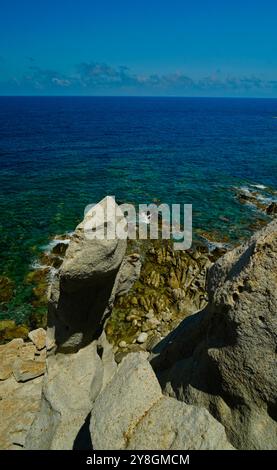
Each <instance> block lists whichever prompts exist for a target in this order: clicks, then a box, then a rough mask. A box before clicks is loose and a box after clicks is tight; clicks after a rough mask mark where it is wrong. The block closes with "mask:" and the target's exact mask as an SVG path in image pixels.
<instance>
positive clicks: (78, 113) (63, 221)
mask: <svg viewBox="0 0 277 470" xmlns="http://www.w3.org/2000/svg"><path fill="white" fill-rule="evenodd" d="M276 190H277V100H275V99H239V98H236V99H231V98H228V99H227V98H222V99H220V98H175V97H171V98H160V97H153V98H152V97H0V276H5V277H8V278H10V279H11V280H12V282H14V285H15V290H14V296H13V300H12V302H11V303H10V304H9V305H6V304H5V303H2V304H1V305H0V318H6V317H7V316H8V317H15V318H19V317H20V318H21V317H24V315H27V314H28V313H29V310H28V308H25V307H26V305H27V304H28V296H29V295H30V288H29V287H27V286H26V283H25V279H26V275H27V273H28V272H30V270H32V269H33V268H34V266H35V265H36V263H37V260H38V259H39V256H40V253H41V252H42V251H43V250H44V249H45V247H46V246H47V245H48V244H49V243H51V240H52V239H53V237H54V236H56V235H60V234H64V233H67V232H71V231H72V230H74V227H75V226H76V224H77V223H78V222H79V221H80V220H81V219H82V218H83V213H84V208H85V207H86V206H87V205H88V204H91V203H95V202H98V201H100V200H101V199H102V198H103V197H105V196H106V195H112V196H115V198H116V200H117V201H118V202H120V203H122V202H126V203H133V204H140V203H144V204H146V203H151V202H153V201H154V202H157V201H159V202H162V203H167V204H173V203H174V204H192V207H193V233H194V236H196V237H197V236H200V237H202V238H204V239H205V237H206V238H207V240H216V241H217V242H218V243H220V242H221V241H224V242H226V241H227V242H230V243H238V242H239V241H240V240H242V239H244V238H245V237H247V236H249V234H251V231H252V230H253V228H252V227H253V224H255V221H256V220H257V219H259V218H264V217H265V216H264V213H262V211H261V210H260V209H259V208H258V207H257V206H256V205H253V204H251V203H249V204H248V203H246V204H241V202H240V201H239V200H238V197H237V194H238V192H239V191H244V192H245V193H247V192H248V193H249V192H250V193H251V194H252V193H254V194H255V197H257V198H258V199H259V200H260V201H263V202H265V203H268V204H270V202H272V201H277V192H276ZM24 305H25V307H24ZM21 319H22V318H21Z"/></svg>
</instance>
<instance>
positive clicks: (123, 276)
mask: <svg viewBox="0 0 277 470" xmlns="http://www.w3.org/2000/svg"><path fill="white" fill-rule="evenodd" d="M140 270H141V261H140V259H139V255H136V254H133V255H129V256H126V257H125V258H124V260H123V262H122V265H121V267H120V271H119V280H118V286H117V291H116V295H123V294H126V293H127V292H128V291H129V290H130V289H131V287H132V286H133V285H134V283H135V282H136V281H137V280H138V279H139V276H140Z"/></svg>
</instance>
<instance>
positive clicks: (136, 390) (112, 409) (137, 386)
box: [90, 353, 162, 450]
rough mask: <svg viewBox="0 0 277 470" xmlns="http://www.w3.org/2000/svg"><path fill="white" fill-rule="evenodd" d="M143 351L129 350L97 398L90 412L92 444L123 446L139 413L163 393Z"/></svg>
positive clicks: (121, 447)
mask: <svg viewBox="0 0 277 470" xmlns="http://www.w3.org/2000/svg"><path fill="white" fill-rule="evenodd" d="M146 358H147V354H145V353H130V354H128V355H127V356H126V357H124V358H123V360H122V362H121V363H120V365H119V366H118V370H117V374H115V375H114V377H113V379H112V381H111V382H110V383H109V384H108V385H107V386H106V388H105V389H104V390H103V391H102V393H101V394H100V395H99V396H98V398H97V399H96V401H95V403H94V406H93V408H92V412H91V421H90V432H91V439H92V444H93V448H94V449H95V450H98V449H102V450H108V449H113V450H116V449H124V448H126V446H127V443H128V439H129V436H130V435H131V434H132V432H133V429H134V427H135V426H136V425H137V423H138V422H139V420H140V419H141V417H142V416H143V415H144V414H145V413H146V412H147V411H148V410H149V409H150V408H151V407H152V406H153V404H154V403H156V402H157V401H158V400H159V399H161V397H162V393H161V388H160V386H159V383H158V381H157V379H156V377H155V374H154V372H153V370H152V367H151V366H150V364H149V363H148V361H147V360H146Z"/></svg>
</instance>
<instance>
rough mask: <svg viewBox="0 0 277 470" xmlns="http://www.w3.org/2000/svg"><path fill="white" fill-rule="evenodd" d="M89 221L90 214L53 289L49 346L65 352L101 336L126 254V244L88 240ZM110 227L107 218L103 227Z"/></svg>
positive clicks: (89, 213) (77, 231) (104, 204)
mask: <svg viewBox="0 0 277 470" xmlns="http://www.w3.org/2000/svg"><path fill="white" fill-rule="evenodd" d="M107 201H108V198H105V199H103V200H102V201H101V202H100V203H99V205H100V206H101V207H102V208H103V210H104V211H105V214H106V210H107ZM106 215H107V214H106ZM107 217H108V216H107ZM90 219H91V212H90V211H89V212H88V213H87V214H86V216H85V218H84V220H83V221H82V223H81V224H79V225H78V226H77V228H76V230H75V233H74V234H73V236H72V238H71V241H70V243H69V247H68V249H67V252H66V255H65V258H64V262H63V264H62V266H61V269H60V275H59V278H58V279H56V281H55V282H53V285H52V289H51V296H50V302H49V312H48V326H49V329H50V330H52V331H49V333H48V334H47V336H48V340H47V343H50V344H51V339H52V342H53V338H54V339H55V342H56V344H57V347H58V350H59V351H63V352H70V353H71V352H74V351H77V350H78V349H79V348H80V347H83V346H86V345H88V344H89V343H91V341H93V340H94V339H97V337H98V336H99V334H101V331H102V327H103V324H104V322H105V319H106V318H107V317H108V315H109V313H110V311H111V308H112V304H113V300H114V296H115V293H116V291H117V289H118V284H119V276H118V271H119V269H120V266H121V263H122V261H123V258H124V255H125V251H126V240H119V239H117V238H116V239H114V240H106V239H104V240H98V239H88V238H87V235H86V230H85V227H86V226H87V225H86V224H87V223H88V221H90ZM110 223H112V221H110V220H109V219H108V218H107V219H106V221H105V222H104V226H106V225H109V224H110Z"/></svg>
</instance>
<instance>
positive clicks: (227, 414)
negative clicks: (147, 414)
mask: <svg viewBox="0 0 277 470" xmlns="http://www.w3.org/2000/svg"><path fill="white" fill-rule="evenodd" d="M208 293H209V304H208V307H206V308H205V309H204V310H203V311H202V312H200V313H198V314H196V315H194V316H192V317H191V318H188V319H187V320H184V322H183V323H182V324H181V325H180V326H179V327H178V328H177V329H176V330H175V331H174V332H173V333H172V334H171V335H169V336H168V338H166V340H164V341H163V343H161V344H160V345H159V346H158V347H156V350H155V351H154V354H153V356H152V365H153V367H154V369H155V370H156V372H157V374H158V376H159V380H160V383H161V384H162V388H163V390H164V392H165V393H167V394H169V395H171V396H174V397H177V398H178V399H180V400H184V401H185V402H187V403H190V404H197V405H200V406H205V407H206V408H207V409H208V410H210V412H211V413H212V414H213V415H214V416H215V417H216V418H217V419H218V420H219V421H221V423H222V424H223V425H224V426H225V428H226V432H227V436H228V438H229V440H230V442H231V443H232V444H233V445H234V446H235V447H237V448H241V449H275V448H276V443H277V423H276V419H277V361H276V350H277V349H276V347H277V221H276V220H275V221H273V222H271V223H270V224H269V225H268V226H267V227H265V228H264V229H263V230H261V231H260V232H258V233H256V234H255V235H254V236H253V237H252V238H251V239H250V241H249V242H247V243H245V244H244V245H242V246H240V247H238V248H236V249H234V250H233V251H231V252H228V253H227V254H225V255H224V256H223V257H222V258H220V259H219V260H218V261H217V262H216V263H215V264H214V265H213V267H212V268H211V270H210V274H209V279H208Z"/></svg>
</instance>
